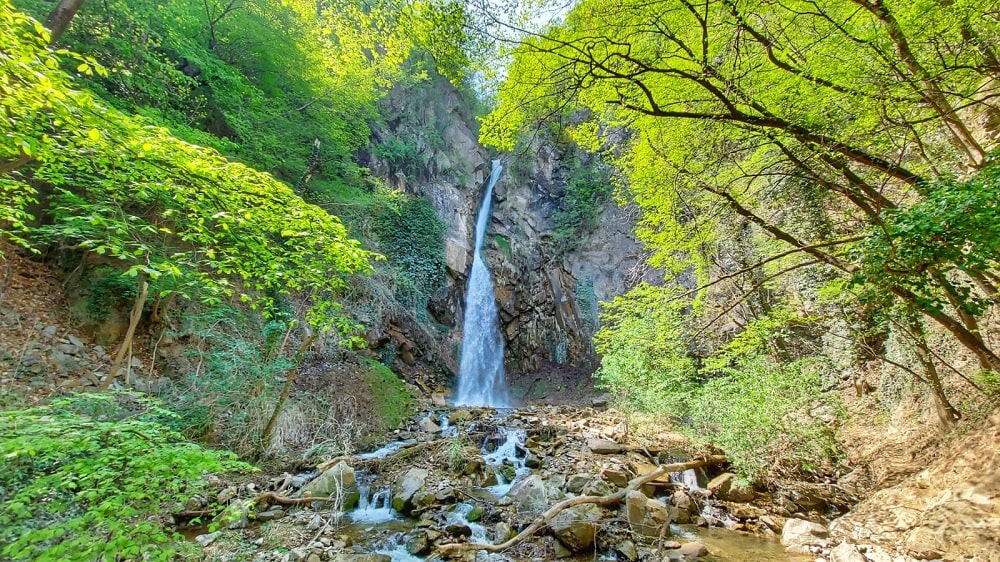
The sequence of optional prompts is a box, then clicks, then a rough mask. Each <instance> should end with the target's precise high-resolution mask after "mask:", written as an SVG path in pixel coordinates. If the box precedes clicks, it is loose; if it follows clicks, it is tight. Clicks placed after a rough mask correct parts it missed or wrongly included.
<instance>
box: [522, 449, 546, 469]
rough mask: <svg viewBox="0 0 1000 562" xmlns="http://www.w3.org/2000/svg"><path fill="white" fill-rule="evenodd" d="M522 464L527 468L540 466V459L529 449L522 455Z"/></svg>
mask: <svg viewBox="0 0 1000 562" xmlns="http://www.w3.org/2000/svg"><path fill="white" fill-rule="evenodd" d="M524 466H526V467H528V468H541V467H542V459H540V458H538V455H536V454H535V453H532V452H530V451H529V452H528V454H527V455H525V457H524Z"/></svg>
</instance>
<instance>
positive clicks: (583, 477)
mask: <svg viewBox="0 0 1000 562" xmlns="http://www.w3.org/2000/svg"><path fill="white" fill-rule="evenodd" d="M593 479H594V478H593V477H592V476H591V475H589V474H574V475H573V476H570V477H569V479H567V480H566V491H567V492H569V493H571V494H579V493H580V492H582V491H583V488H584V487H585V486H586V485H587V484H590V481H591V480H593Z"/></svg>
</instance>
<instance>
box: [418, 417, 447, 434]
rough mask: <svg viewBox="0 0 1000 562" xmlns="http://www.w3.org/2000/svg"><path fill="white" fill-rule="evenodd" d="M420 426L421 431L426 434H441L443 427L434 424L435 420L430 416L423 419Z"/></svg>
mask: <svg viewBox="0 0 1000 562" xmlns="http://www.w3.org/2000/svg"><path fill="white" fill-rule="evenodd" d="M418 425H419V426H420V431H423V432H425V433H441V426H440V425H438V424H436V423H434V420H432V419H431V418H430V416H427V417H426V418H423V419H421V420H420V423H419V424H418Z"/></svg>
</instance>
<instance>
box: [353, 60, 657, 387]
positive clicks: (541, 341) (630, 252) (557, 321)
mask: <svg viewBox="0 0 1000 562" xmlns="http://www.w3.org/2000/svg"><path fill="white" fill-rule="evenodd" d="M385 103H386V104H387V110H386V114H387V115H389V116H390V117H389V119H387V120H386V122H385V123H384V124H382V125H380V126H377V127H376V128H375V132H374V140H373V148H372V149H370V150H369V151H368V154H366V155H364V156H363V157H362V162H363V163H364V164H366V165H367V166H368V167H369V168H370V169H371V170H372V172H373V173H374V174H376V175H378V176H381V177H384V178H386V180H387V181H388V182H389V183H390V185H393V186H395V187H397V188H399V189H402V190H404V191H406V192H407V193H410V194H414V195H422V196H425V197H427V198H428V199H429V200H430V201H431V203H432V205H433V207H434V209H435V210H436V212H437V214H438V216H439V217H440V218H441V219H442V220H443V221H444V222H445V223H447V225H448V230H447V235H446V243H445V251H446V256H447V264H448V282H447V285H446V286H445V287H442V288H441V289H440V290H438V291H437V293H435V294H434V295H433V297H432V298H431V300H430V303H429V306H428V310H429V312H430V314H431V316H432V317H433V318H434V319H435V320H437V322H439V323H440V324H443V325H445V326H447V327H449V328H450V329H451V330H452V331H451V333H450V334H449V336H448V337H449V338H450V339H451V340H452V341H457V340H458V338H460V332H461V329H462V326H461V322H462V316H463V309H462V305H463V299H464V292H465V282H466V278H467V275H468V270H469V266H470V265H471V263H472V244H473V240H472V239H473V230H474V223H475V220H476V217H475V213H476V211H477V208H478V205H479V203H480V199H481V197H482V194H483V190H484V188H485V181H486V178H487V177H488V175H489V171H490V159H491V155H490V153H489V152H488V151H487V150H486V149H485V148H484V147H482V146H481V145H480V144H479V142H478V134H477V127H476V125H477V124H476V121H475V118H474V115H473V114H472V110H471V105H470V103H469V101H468V99H467V97H466V96H463V95H462V94H461V93H460V92H458V91H457V90H456V89H455V88H454V87H453V86H452V85H451V84H449V83H448V82H447V81H446V80H443V79H436V80H432V81H430V82H425V83H423V84H420V85H418V86H413V87H410V88H397V89H396V90H394V91H393V92H392V94H391V95H390V96H389V98H388V99H387V101H386V102H385ZM380 144H381V145H382V146H397V147H403V148H400V149H398V150H393V151H390V150H386V149H384V148H383V149H380V148H379V146H380ZM499 157H500V158H501V160H502V161H503V162H504V166H505V170H504V175H503V177H502V179H501V182H500V183H499V184H498V186H497V188H496V190H495V193H494V205H493V217H492V220H491V223H490V227H489V231H488V234H487V237H486V243H485V248H484V254H485V255H486V258H487V261H488V263H489V266H490V269H491V271H492V273H493V277H494V281H495V285H496V296H497V303H498V308H499V310H500V323H501V331H502V332H503V335H504V338H505V341H506V355H505V357H506V364H507V365H506V366H507V369H508V371H509V372H518V371H530V370H533V369H536V368H538V367H539V366H540V365H542V364H544V363H546V362H555V363H570V364H573V365H576V366H579V367H584V368H588V367H593V366H595V365H596V361H595V357H594V354H593V349H592V346H591V343H590V339H591V336H592V335H593V332H594V331H595V330H596V328H597V303H598V302H599V301H603V300H609V299H612V298H614V297H615V296H616V295H620V294H622V293H624V292H625V291H626V290H627V289H629V288H630V287H631V286H633V285H634V284H635V283H637V282H638V281H639V280H640V279H642V278H643V277H644V276H647V275H648V271H647V269H646V268H645V265H644V264H645V261H644V259H643V258H644V256H643V253H642V248H641V245H640V244H639V243H638V242H637V241H636V240H635V238H634V236H633V234H632V232H633V226H634V220H635V212H634V210H630V209H628V208H621V207H619V206H617V205H616V204H615V203H614V202H613V201H611V198H610V196H606V197H604V199H602V200H601V201H598V202H596V203H594V204H595V205H596V216H594V217H593V219H594V220H593V221H591V224H590V225H589V226H588V227H586V228H579V229H576V231H574V232H573V233H572V238H573V240H572V241H571V243H570V244H561V245H560V244H556V243H555V236H554V232H555V230H556V228H557V224H556V222H558V221H556V218H557V215H558V213H559V212H560V209H564V208H565V207H566V206H567V204H568V202H567V201H565V200H564V197H565V195H566V191H567V187H568V185H569V181H570V178H572V177H580V175H581V170H580V169H579V168H580V166H583V165H587V166H591V167H593V165H594V163H595V159H596V157H595V156H593V155H589V154H583V153H581V152H579V150H578V149H576V148H574V147H571V146H567V145H562V146H560V145H559V144H557V143H554V142H551V141H547V140H538V141H535V142H534V143H533V144H532V145H530V146H529V147H527V148H526V149H524V150H520V151H518V152H517V153H516V154H502V155H500V156H499ZM584 172H586V170H584ZM606 179H607V178H606V177H605V178H603V180H606ZM595 181H596V179H595ZM606 191H607V193H610V189H608V190H606ZM592 203H593V202H592ZM563 234H564V235H565V233H563ZM453 347H454V348H455V349H457V346H453Z"/></svg>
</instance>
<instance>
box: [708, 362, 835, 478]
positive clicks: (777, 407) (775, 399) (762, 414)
mask: <svg viewBox="0 0 1000 562" xmlns="http://www.w3.org/2000/svg"><path fill="white" fill-rule="evenodd" d="M814 367H815V366H814V365H812V364H810V363H809V362H805V361H797V362H793V363H780V362H775V361H772V360H770V359H768V358H766V357H765V356H763V355H757V356H751V357H749V358H747V359H744V360H743V361H741V362H740V363H739V364H737V365H736V366H734V367H731V368H725V369H724V370H723V374H722V375H721V376H718V377H716V378H713V379H712V380H710V381H708V382H707V383H706V384H705V385H704V386H703V387H701V389H700V390H699V392H698V394H697V396H696V397H695V398H694V399H693V400H692V401H691V424H690V427H689V431H691V432H692V433H693V435H694V436H695V437H696V438H699V439H704V440H707V441H711V442H712V443H714V444H715V445H717V446H719V447H721V448H722V449H723V450H724V451H725V452H726V456H727V457H728V458H729V461H730V463H732V465H733V467H734V468H735V469H736V471H737V472H738V473H739V474H740V476H742V477H743V478H745V479H747V480H749V481H751V482H753V481H759V480H761V479H762V478H763V477H764V476H765V475H766V474H767V473H768V472H769V471H770V470H771V469H772V468H780V469H783V470H786V471H801V470H808V469H811V468H814V467H815V466H817V465H821V464H824V463H825V462H826V461H828V460H831V459H832V458H834V457H835V456H836V454H835V449H836V446H835V443H834V439H833V434H832V431H831V429H830V428H828V427H827V426H825V425H823V424H822V423H821V422H820V421H819V420H816V419H814V418H812V417H809V416H807V415H803V414H802V411H803V410H804V409H805V408H806V407H808V406H810V405H812V403H813V402H815V401H817V400H818V399H819V397H820V391H821V388H822V385H821V377H820V375H819V372H818V370H817V369H816V368H814Z"/></svg>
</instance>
